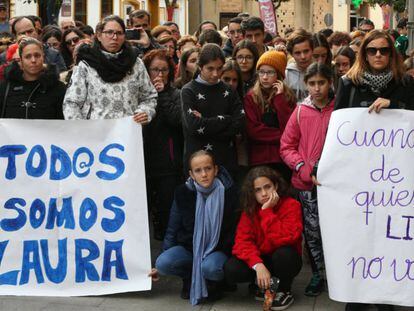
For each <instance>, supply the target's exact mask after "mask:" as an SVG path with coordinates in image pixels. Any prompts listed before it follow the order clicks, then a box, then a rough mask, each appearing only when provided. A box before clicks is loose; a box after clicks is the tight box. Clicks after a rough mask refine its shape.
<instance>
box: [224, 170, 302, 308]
mask: <svg viewBox="0 0 414 311" xmlns="http://www.w3.org/2000/svg"><path fill="white" fill-rule="evenodd" d="M286 194H287V184H286V182H285V181H284V180H283V179H282V178H281V177H280V175H279V174H278V173H276V171H274V170H273V169H271V168H269V167H266V166H258V167H256V168H253V169H252V170H250V172H249V173H248V174H247V177H246V179H245V182H244V184H243V188H242V194H241V205H242V207H243V213H242V215H241V218H240V222H239V224H238V226H237V231H236V238H235V243H234V246H233V251H232V254H233V257H231V258H230V259H229V260H228V261H227V262H226V264H225V266H224V273H225V278H226V280H227V282H228V284H234V283H241V282H249V281H250V282H253V281H256V284H257V285H258V287H259V288H258V290H257V291H256V297H255V298H256V299H257V300H263V299H264V296H263V295H264V290H265V289H267V288H269V286H270V279H271V277H272V276H274V277H277V278H279V279H280V285H279V288H278V291H277V293H276V296H275V298H274V301H273V305H272V310H284V309H286V308H288V307H289V306H290V305H291V304H292V302H293V296H292V294H291V292H290V288H291V285H292V282H293V279H294V277H295V276H296V275H297V274H298V273H299V271H300V269H301V267H302V259H301V249H302V213H301V208H300V203H299V202H298V201H296V200H294V199H292V198H290V197H287V196H286Z"/></svg>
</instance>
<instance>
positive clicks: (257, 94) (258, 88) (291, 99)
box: [252, 71, 296, 112]
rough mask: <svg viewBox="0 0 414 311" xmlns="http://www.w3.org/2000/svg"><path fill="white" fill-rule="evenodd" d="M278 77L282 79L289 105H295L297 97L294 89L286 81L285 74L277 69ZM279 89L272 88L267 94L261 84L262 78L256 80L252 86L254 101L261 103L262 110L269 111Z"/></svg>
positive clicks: (257, 103) (284, 93)
mask: <svg viewBox="0 0 414 311" xmlns="http://www.w3.org/2000/svg"><path fill="white" fill-rule="evenodd" d="M277 79H278V80H280V81H282V83H283V95H284V96H285V98H286V100H287V102H288V103H289V105H292V106H293V105H294V104H295V103H296V97H295V94H294V93H293V91H292V90H291V89H290V87H288V86H287V85H286V83H285V82H284V79H283V76H282V75H281V74H280V73H279V72H278V71H277ZM276 92H277V89H275V88H272V89H271V91H270V93H269V94H268V96H266V94H265V92H264V88H263V87H262V85H261V84H260V78H258V79H257V80H256V83H255V84H254V86H253V88H252V97H253V101H254V103H255V104H256V105H259V107H260V108H261V111H262V112H265V111H268V110H269V107H270V103H271V102H272V100H273V97H275V96H276Z"/></svg>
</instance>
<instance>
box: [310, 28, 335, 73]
mask: <svg viewBox="0 0 414 311" xmlns="http://www.w3.org/2000/svg"><path fill="white" fill-rule="evenodd" d="M312 42H313V49H316V48H317V47H323V48H325V49H326V53H327V54H328V56H327V58H326V63H325V64H327V65H330V64H331V63H332V52H331V48H330V46H329V43H328V40H326V37H325V36H324V35H323V34H322V33H315V34H314V35H313V36H312Z"/></svg>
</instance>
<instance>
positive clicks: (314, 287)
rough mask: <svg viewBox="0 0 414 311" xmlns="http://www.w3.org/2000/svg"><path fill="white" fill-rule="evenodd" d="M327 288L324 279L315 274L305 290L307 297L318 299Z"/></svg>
mask: <svg viewBox="0 0 414 311" xmlns="http://www.w3.org/2000/svg"><path fill="white" fill-rule="evenodd" d="M324 287H325V283H324V281H323V279H322V278H321V277H320V276H319V274H314V275H313V276H312V278H311V280H310V282H309V284H308V286H306V288H305V296H310V297H316V296H319V295H320V294H321V293H322V291H323V289H324Z"/></svg>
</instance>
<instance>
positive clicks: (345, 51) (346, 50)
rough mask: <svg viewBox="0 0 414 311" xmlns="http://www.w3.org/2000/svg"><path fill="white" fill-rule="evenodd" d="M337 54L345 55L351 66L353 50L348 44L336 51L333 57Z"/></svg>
mask: <svg viewBox="0 0 414 311" xmlns="http://www.w3.org/2000/svg"><path fill="white" fill-rule="evenodd" d="M337 56H345V57H348V59H349V64H350V66H351V67H352V65H353V64H354V63H355V52H354V50H353V49H351V48H350V47H349V46H342V47H341V48H340V49H339V50H338V52H336V55H335V58H336V57H337Z"/></svg>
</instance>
